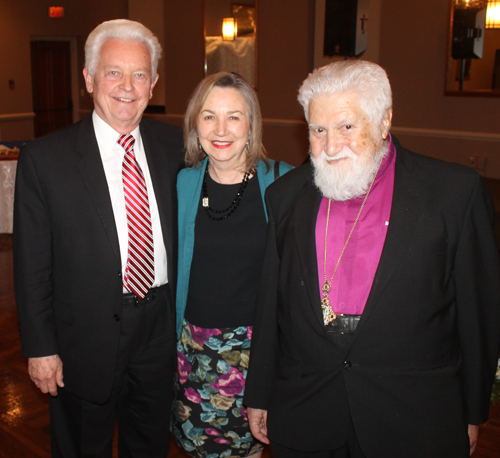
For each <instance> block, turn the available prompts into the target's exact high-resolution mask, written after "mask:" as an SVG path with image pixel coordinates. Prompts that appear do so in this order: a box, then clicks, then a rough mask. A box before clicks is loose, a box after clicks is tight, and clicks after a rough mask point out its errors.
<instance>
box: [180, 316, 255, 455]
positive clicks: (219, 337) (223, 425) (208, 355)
mask: <svg viewBox="0 0 500 458" xmlns="http://www.w3.org/2000/svg"><path fill="white" fill-rule="evenodd" d="M251 338H252V327H251V326H248V327H246V326H241V327H239V328H236V329H232V328H213V329H209V328H200V327H197V326H193V325H192V324H190V323H188V322H186V321H185V320H184V323H183V327H182V334H181V339H180V341H179V342H177V357H178V366H177V377H176V381H175V398H174V403H173V408H172V410H173V418H172V433H173V435H174V437H175V440H176V441H177V443H178V444H179V446H180V447H181V448H183V449H184V450H185V451H186V452H187V453H188V454H190V455H192V456H195V457H204V458H219V457H220V458H222V457H240V456H251V455H254V454H255V453H258V452H260V451H261V450H262V449H263V445H262V444H261V443H260V442H258V441H257V440H256V439H255V438H254V437H253V436H252V434H251V432H250V427H249V425H248V419H247V416H246V409H245V407H243V395H244V392H245V378H246V375H247V370H248V359H249V356H250V340H251Z"/></svg>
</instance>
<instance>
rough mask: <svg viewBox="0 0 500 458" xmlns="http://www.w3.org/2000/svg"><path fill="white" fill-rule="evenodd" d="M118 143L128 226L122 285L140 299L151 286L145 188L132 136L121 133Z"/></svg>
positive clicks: (150, 230)
mask: <svg viewBox="0 0 500 458" xmlns="http://www.w3.org/2000/svg"><path fill="white" fill-rule="evenodd" d="M118 143H119V144H120V146H122V147H123V149H124V150H125V156H124V158H123V166H122V176H123V191H124V193H125V210H126V211H127V226H128V255H127V266H126V267H125V276H124V278H123V286H124V287H125V288H126V289H127V290H128V291H130V292H131V293H134V294H135V295H136V296H137V297H140V298H141V299H143V298H144V296H145V295H146V293H147V292H148V291H149V289H150V288H151V286H152V285H153V281H154V277H155V270H154V245H153V228H152V225H151V214H150V212H149V201H148V190H147V188H146V181H145V180H144V174H143V173H142V170H141V167H140V166H139V163H138V162H137V160H136V158H135V155H134V143H135V138H134V137H133V136H132V135H130V134H129V135H122V136H120V138H119V139H118Z"/></svg>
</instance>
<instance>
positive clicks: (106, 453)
mask: <svg viewBox="0 0 500 458" xmlns="http://www.w3.org/2000/svg"><path fill="white" fill-rule="evenodd" d="M170 297H171V295H170V292H169V291H168V287H165V288H162V289H161V290H160V292H159V293H158V294H157V295H156V297H155V298H154V299H153V300H151V301H150V302H148V303H146V304H145V305H143V306H141V307H135V306H134V305H124V306H123V311H122V318H121V333H120V345H119V351H118V358H117V362H116V370H115V376H114V382H113V389H112V393H111V396H110V398H109V400H108V401H107V402H106V403H105V404H102V405H100V404H94V403H91V402H89V401H86V400H85V399H82V398H80V397H78V396H75V395H74V394H72V393H71V392H70V391H68V390H67V389H65V388H62V389H59V390H58V395H57V396H56V397H51V396H50V395H49V398H50V401H49V406H50V421H51V435H52V440H51V444H52V457H53V458H111V455H112V438H113V432H114V429H115V424H116V420H118V448H119V456H120V458H132V457H133V458H165V457H166V455H167V453H168V448H169V445H170V433H169V426H170V425H169V424H170V410H171V404H172V392H173V380H174V374H175V368H176V356H175V355H176V352H175V344H176V336H175V315H174V313H173V304H172V301H171V300H169V298H170ZM63 364H64V361H63ZM63 371H64V368H63Z"/></svg>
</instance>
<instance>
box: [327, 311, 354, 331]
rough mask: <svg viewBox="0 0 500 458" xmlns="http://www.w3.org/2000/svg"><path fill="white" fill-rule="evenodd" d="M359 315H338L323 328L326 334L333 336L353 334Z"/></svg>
mask: <svg viewBox="0 0 500 458" xmlns="http://www.w3.org/2000/svg"><path fill="white" fill-rule="evenodd" d="M360 319H361V315H346V314H343V313H340V314H338V315H337V318H335V319H334V320H333V321H332V322H330V323H329V324H328V325H326V326H325V329H326V332H331V333H333V334H354V331H355V330H356V326H357V325H358V323H359V320H360Z"/></svg>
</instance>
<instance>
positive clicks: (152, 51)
mask: <svg viewBox="0 0 500 458" xmlns="http://www.w3.org/2000/svg"><path fill="white" fill-rule="evenodd" d="M115 38H116V39H119V40H133V41H137V42H139V43H143V44H144V45H146V47H147V48H148V50H149V55H150V56H151V70H152V75H151V79H154V78H155V77H156V73H157V69H158V61H159V60H160V57H161V45H160V43H159V42H158V38H156V37H155V36H154V35H153V32H151V30H149V29H148V28H147V27H145V26H144V25H142V24H141V23H140V22H136V21H129V20H128V19H114V20H112V21H106V22H103V23H102V24H99V25H98V26H97V27H96V28H95V29H94V30H92V32H90V34H89V36H88V38H87V41H86V42H85V67H87V69H88V71H89V73H90V75H91V76H92V77H94V76H95V70H96V67H97V64H98V62H99V59H100V57H101V56H100V54H101V49H102V46H103V45H104V43H106V41H108V40H112V39H115Z"/></svg>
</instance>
